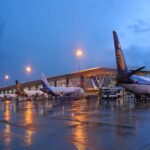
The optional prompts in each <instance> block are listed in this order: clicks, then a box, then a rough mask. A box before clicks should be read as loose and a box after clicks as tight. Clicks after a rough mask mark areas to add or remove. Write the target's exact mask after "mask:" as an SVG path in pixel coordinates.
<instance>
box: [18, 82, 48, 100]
mask: <svg viewBox="0 0 150 150" xmlns="http://www.w3.org/2000/svg"><path fill="white" fill-rule="evenodd" d="M16 94H17V95H18V96H21V97H25V98H27V100H31V99H33V100H35V99H36V98H37V97H39V96H46V95H45V93H44V92H42V91H41V90H26V89H23V87H22V85H21V84H20V83H19V81H18V80H16Z"/></svg>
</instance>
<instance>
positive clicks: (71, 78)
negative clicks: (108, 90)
mask: <svg viewBox="0 0 150 150" xmlns="http://www.w3.org/2000/svg"><path fill="white" fill-rule="evenodd" d="M131 70H132V69H131ZM139 74H140V75H143V76H149V75H150V71H146V70H144V71H140V72H139ZM48 82H49V84H50V85H51V86H55V87H57V86H65V87H82V88H83V89H84V90H85V91H92V90H96V89H98V88H101V87H113V86H115V84H116V69H113V68H104V67H101V68H100V67H97V68H90V69H86V70H81V71H79V72H74V73H70V74H64V75H59V76H54V77H48ZM22 85H23V87H24V88H25V89H29V90H30V89H32V90H33V89H40V88H41V87H42V83H41V80H35V81H30V82H26V83H23V84H22ZM15 91H16V89H15V85H11V86H7V87H1V88H0V93H15Z"/></svg>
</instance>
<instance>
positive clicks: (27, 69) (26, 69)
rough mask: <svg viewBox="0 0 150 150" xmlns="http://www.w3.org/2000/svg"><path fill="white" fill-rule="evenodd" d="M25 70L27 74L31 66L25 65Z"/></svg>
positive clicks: (30, 70)
mask: <svg viewBox="0 0 150 150" xmlns="http://www.w3.org/2000/svg"><path fill="white" fill-rule="evenodd" d="M25 71H26V73H27V75H29V74H30V73H31V72H32V68H31V66H26V68H25Z"/></svg>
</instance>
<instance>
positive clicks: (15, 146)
mask: <svg viewBox="0 0 150 150" xmlns="http://www.w3.org/2000/svg"><path fill="white" fill-rule="evenodd" d="M1 149H4V150H25V149H30V150H149V149H150V102H134V100H129V99H126V100H119V101H117V102H116V101H99V100H84V99H83V100H77V101H65V102H62V101H50V100H40V101H32V102H27V101H23V102H16V101H1V102H0V150H1Z"/></svg>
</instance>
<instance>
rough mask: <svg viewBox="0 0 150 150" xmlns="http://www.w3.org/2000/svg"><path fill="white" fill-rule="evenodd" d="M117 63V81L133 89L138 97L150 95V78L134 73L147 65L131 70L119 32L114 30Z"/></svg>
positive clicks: (126, 87)
mask: <svg viewBox="0 0 150 150" xmlns="http://www.w3.org/2000/svg"><path fill="white" fill-rule="evenodd" d="M113 38H114V47H115V54H116V63H117V83H118V84H119V85H121V86H123V87H124V88H125V89H127V90H129V91H131V92H132V93H133V94H135V96H136V97H140V96H143V95H144V96H146V95H150V78H148V77H143V76H138V75H134V74H135V73H137V72H139V71H141V70H142V69H144V68H145V67H144V66H143V67H140V68H138V69H136V70H134V71H130V70H129V69H128V67H127V65H126V62H125V59H124V56H123V52H122V49H121V46H120V42H119V39H118V36H117V33H116V32H115V31H113Z"/></svg>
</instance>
